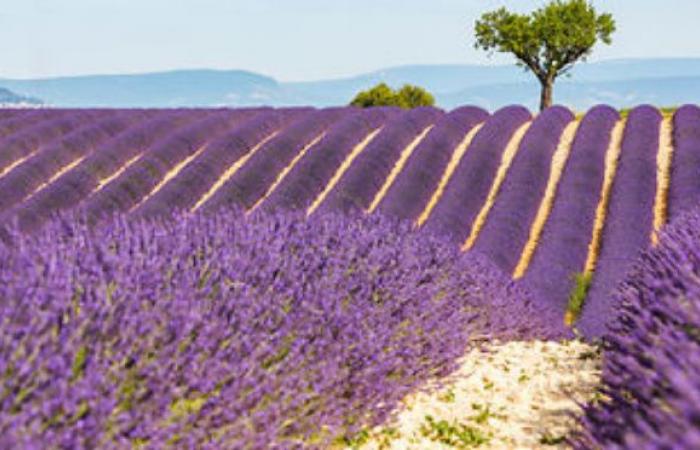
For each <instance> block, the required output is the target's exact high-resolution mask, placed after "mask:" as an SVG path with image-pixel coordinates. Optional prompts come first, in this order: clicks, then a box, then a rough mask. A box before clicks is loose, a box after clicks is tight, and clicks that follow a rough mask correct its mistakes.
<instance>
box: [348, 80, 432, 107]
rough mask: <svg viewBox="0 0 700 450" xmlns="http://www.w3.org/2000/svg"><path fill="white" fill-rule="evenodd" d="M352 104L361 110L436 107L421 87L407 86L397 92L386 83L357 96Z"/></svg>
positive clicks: (429, 95) (430, 95)
mask: <svg viewBox="0 0 700 450" xmlns="http://www.w3.org/2000/svg"><path fill="white" fill-rule="evenodd" d="M350 104H351V105H352V106H359V107H361V108H371V107H373V106H398V107H400V108H405V109H410V108H417V107H419V106H433V105H435V98H434V97H433V96H432V94H430V93H429V92H428V91H426V90H425V89H423V88H421V87H419V86H413V85H410V84H406V85H404V86H403V87H402V88H401V89H399V90H398V91H395V90H393V89H392V88H390V87H389V86H388V85H387V84H386V83H379V84H378V85H376V86H374V87H373V88H371V89H369V90H366V91H362V92H360V93H359V94H357V95H356V96H355V98H354V99H353V100H352V102H350Z"/></svg>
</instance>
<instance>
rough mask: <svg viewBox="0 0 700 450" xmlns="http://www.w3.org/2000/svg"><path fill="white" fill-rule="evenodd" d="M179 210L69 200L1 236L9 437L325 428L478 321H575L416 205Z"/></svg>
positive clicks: (7, 443) (367, 407)
mask: <svg viewBox="0 0 700 450" xmlns="http://www.w3.org/2000/svg"><path fill="white" fill-rule="evenodd" d="M175 219H176V220H151V221H135V220H126V219H114V220H112V221H106V222H104V226H101V227H98V228H92V229H90V228H87V227H86V226H84V225H83V224H82V223H83V222H81V221H80V220H77V219H76V218H75V217H70V216H67V217H63V218H59V219H56V220H53V221H51V222H50V223H48V224H47V226H46V228H45V229H43V231H41V232H40V233H36V234H33V235H31V236H28V235H23V234H18V235H17V236H15V239H14V245H13V246H12V247H0V299H2V301H0V382H1V383H2V389H1V390H0V447H2V448H46V447H56V448H66V449H67V448H70V449H91V448H156V449H157V448H165V447H178V448H209V449H214V448H217V449H221V448H252V449H267V448H292V447H294V448H303V447H306V448H318V447H323V446H326V445H327V444H329V443H331V442H333V441H334V440H336V439H338V438H342V437H343V436H346V435H347V434H353V433H355V432H357V431H358V430H359V429H361V428H363V427H366V426H372V425H375V424H378V423H379V422H381V421H382V420H384V419H386V418H387V417H388V415H389V412H390V411H391V410H392V409H393V408H394V407H395V406H396V405H397V402H398V401H399V400H400V399H401V398H402V397H404V395H406V394H407V393H408V392H410V391H412V390H414V389H416V388H418V387H420V386H421V385H422V384H423V383H424V382H425V381H426V380H428V379H429V378H431V377H433V376H436V375H444V374H446V373H448V372H449V371H450V370H452V369H454V368H455V366H456V361H457V358H458V357H460V356H461V355H463V353H464V352H465V350H466V349H468V348H469V347H470V346H471V345H473V342H474V340H482V339H499V340H508V339H529V338H542V337H556V336H558V333H559V332H558V331H557V330H555V329H554V328H555V327H551V325H549V324H546V319H545V318H543V317H542V315H541V314H539V311H537V310H536V309H534V308H533V305H532V302H531V301H530V298H529V296H528V295H527V294H526V293H525V292H524V291H522V290H521V289H520V288H518V287H516V286H515V285H513V284H512V283H511V282H510V280H509V279H508V277H507V276H505V275H502V274H500V273H499V272H498V271H497V270H495V269H494V268H493V267H492V266H490V265H489V264H488V263H487V262H485V261H484V260H482V259H480V258H478V257H476V256H474V255H471V256H466V257H465V256H464V255H462V254H460V252H459V250H458V249H457V248H456V247H455V246H453V245H451V244H449V243H446V242H443V241H441V240H439V239H437V238H435V237H430V236H427V235H419V234H417V233H416V232H414V231H412V229H411V227H410V225H409V224H401V223H396V222H392V221H389V220H386V219H381V218H379V217H372V218H365V219H363V220H360V221H352V220H350V219H347V218H342V217H338V216H323V217H318V218H317V220H313V221H307V220H305V219H304V217H303V216H300V215H284V216H268V215H262V214H260V215H257V214H254V215H251V216H249V217H248V218H247V219H246V218H244V217H242V216H241V215H240V214H237V213H236V212H235V211H234V212H225V213H221V214H215V215H195V216H189V217H186V216H178V217H175Z"/></svg>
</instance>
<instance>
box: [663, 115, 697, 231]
mask: <svg viewBox="0 0 700 450" xmlns="http://www.w3.org/2000/svg"><path fill="white" fill-rule="evenodd" d="M673 146H674V149H673V159H672V165H671V186H670V188H669V193H668V214H669V217H670V218H671V219H673V218H674V217H676V216H678V215H679V214H681V213H682V212H683V211H685V210H687V209H689V208H690V207H692V206H693V205H695V204H697V203H698V202H699V201H700V107H698V106H696V105H685V106H683V107H681V108H679V109H678V111H676V113H675V114H674V116H673Z"/></svg>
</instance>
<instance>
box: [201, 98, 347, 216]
mask: <svg viewBox="0 0 700 450" xmlns="http://www.w3.org/2000/svg"><path fill="white" fill-rule="evenodd" d="M357 113H358V112H357V111H356V110H351V109H345V108H329V109H322V110H319V111H315V112H311V113H309V114H308V115H306V116H304V117H303V118H301V119H300V120H298V121H296V122H294V123H292V124H291V125H289V126H288V127H287V128H286V129H285V130H283V131H282V132H280V134H279V135H277V136H275V139H274V140H272V141H270V142H268V143H266V144H265V145H264V146H263V147H261V148H260V149H258V151H256V152H255V153H254V154H252V155H251V157H250V159H248V160H247V161H246V162H245V164H244V165H243V166H242V167H241V168H240V170H237V171H236V173H234V174H233V175H232V176H231V178H229V179H228V180H227V181H226V183H224V184H223V185H222V186H221V187H220V188H219V189H217V191H216V192H215V193H214V194H213V195H212V196H211V197H210V198H209V199H208V200H207V201H206V203H204V204H202V205H201V209H202V210H205V211H214V210H217V209H221V208H222V207H228V208H239V209H245V210H247V211H250V210H251V209H254V208H256V207H257V206H259V205H260V204H261V203H262V202H263V201H264V200H265V199H266V198H267V196H268V195H269V194H270V192H272V190H274V188H276V187H277V185H279V183H280V181H281V179H282V178H284V176H286V174H287V173H288V172H289V171H290V170H291V169H292V167H294V166H295V165H296V163H297V162H298V161H299V160H300V159H301V158H302V157H303V156H304V155H305V154H306V152H307V151H308V150H309V149H310V148H312V147H314V146H315V145H316V144H318V143H319V142H320V141H321V140H322V139H323V138H324V137H325V135H326V132H327V131H328V129H329V128H330V127H331V126H333V124H334V123H336V122H338V121H340V120H342V119H343V118H345V117H348V116H350V115H352V114H357Z"/></svg>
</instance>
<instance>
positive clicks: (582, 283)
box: [565, 273, 593, 325]
mask: <svg viewBox="0 0 700 450" xmlns="http://www.w3.org/2000/svg"><path fill="white" fill-rule="evenodd" d="M592 281H593V274H592V273H577V274H575V275H574V282H575V284H574V287H573V288H572V289H571V293H570V294H569V301H568V303H567V306H566V319H565V321H566V324H567V325H573V323H574V322H576V320H577V319H578V317H579V316H580V315H581V310H583V303H584V302H585V301H586V296H588V290H589V289H590V288H591V282H592Z"/></svg>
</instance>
